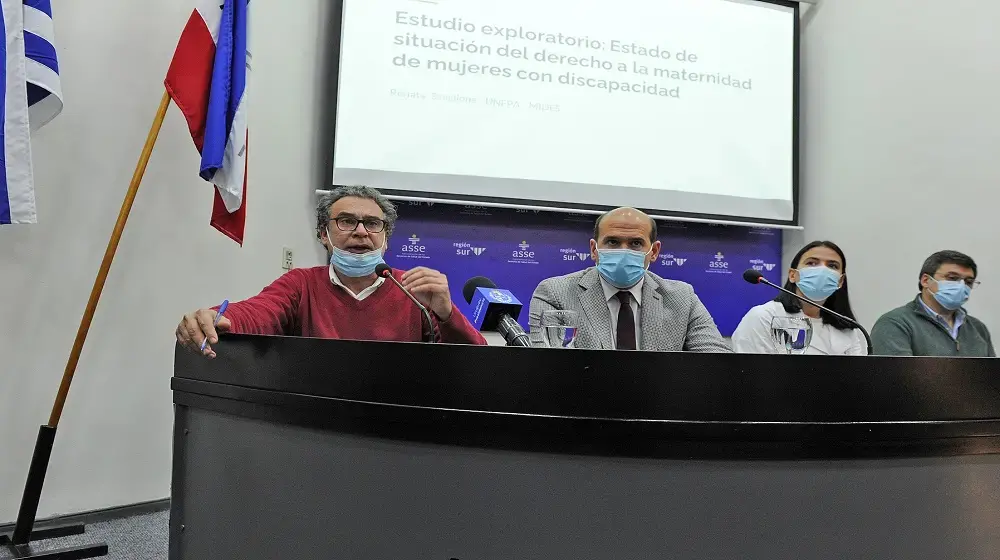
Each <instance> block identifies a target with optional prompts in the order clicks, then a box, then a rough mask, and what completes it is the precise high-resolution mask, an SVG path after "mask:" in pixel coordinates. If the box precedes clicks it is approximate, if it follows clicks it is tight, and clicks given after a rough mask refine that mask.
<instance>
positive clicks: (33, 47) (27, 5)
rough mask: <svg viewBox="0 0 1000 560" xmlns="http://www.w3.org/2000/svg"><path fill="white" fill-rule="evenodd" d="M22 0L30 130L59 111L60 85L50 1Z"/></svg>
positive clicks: (53, 116)
mask: <svg viewBox="0 0 1000 560" xmlns="http://www.w3.org/2000/svg"><path fill="white" fill-rule="evenodd" d="M23 1H24V54H25V61H24V71H25V79H26V80H27V81H28V121H29V122H30V123H31V130H38V129H39V128H41V127H42V126H44V125H45V124H46V123H48V122H49V121H51V120H52V119H54V118H56V115H58V114H59V113H60V112H62V108H63V100H62V87H61V86H60V85H59V63H58V61H57V60H56V43H55V40H54V38H53V33H52V2H51V0H23Z"/></svg>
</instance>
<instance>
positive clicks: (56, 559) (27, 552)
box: [7, 543, 108, 560]
mask: <svg viewBox="0 0 1000 560" xmlns="http://www.w3.org/2000/svg"><path fill="white" fill-rule="evenodd" d="M7 550H8V551H9V552H10V554H11V558H12V559H14V560H27V559H31V560H83V559H84V558H97V557H100V556H107V554H108V545H106V544H104V543H101V544H91V545H85V546H74V547H70V548H56V549H51V550H37V551H34V550H32V549H31V545H27V544H26V545H20V546H14V545H11V546H9V547H7Z"/></svg>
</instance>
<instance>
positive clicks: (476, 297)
mask: <svg viewBox="0 0 1000 560" xmlns="http://www.w3.org/2000/svg"><path fill="white" fill-rule="evenodd" d="M462 295H463V296H465V301H466V302H467V303H468V304H469V305H471V306H472V317H470V319H471V321H472V324H473V325H475V326H476V328H477V329H479V330H481V331H494V330H495V331H497V332H499V333H500V334H502V335H503V339H504V340H506V341H507V346H531V343H530V342H528V333H526V332H524V329H522V328H521V325H519V324H518V322H517V316H518V315H520V313H521V307H522V305H521V302H520V301H518V300H517V298H516V297H514V294H512V293H510V292H509V291H507V290H501V289H500V288H497V285H496V284H494V283H493V281H492V280H490V279H489V278H487V277H485V276H476V277H475V278H470V279H469V281H468V282H466V283H465V286H463V287H462Z"/></svg>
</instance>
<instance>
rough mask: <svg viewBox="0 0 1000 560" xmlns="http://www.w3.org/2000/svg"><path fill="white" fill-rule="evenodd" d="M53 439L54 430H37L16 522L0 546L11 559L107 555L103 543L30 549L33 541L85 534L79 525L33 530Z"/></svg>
mask: <svg viewBox="0 0 1000 560" xmlns="http://www.w3.org/2000/svg"><path fill="white" fill-rule="evenodd" d="M55 439H56V429H55V427H53V426H48V425H42V426H40V427H39V428H38V438H37V439H36V440H35V451H34V453H33V454H32V456H31V465H30V466H29V467H28V480H27V481H26V482H25V483H24V494H22V495H21V507H20V509H19V510H18V512H17V522H16V523H15V524H14V531H13V532H11V533H9V534H2V535H0V546H4V547H6V548H7V549H8V551H9V552H10V554H11V555H12V556H13V557H14V558H35V559H39V558H46V559H52V560H55V559H59V560H77V559H81V558H96V557H98V556H105V555H107V553H108V545H106V544H104V543H99V544H93V545H85V546H77V547H71V548H61V549H54V550H40V551H33V550H32V549H31V548H32V547H31V544H30V543H31V542H33V541H40V540H46V539H55V538H58V537H68V536H71V535H82V534H83V533H84V531H85V529H84V526H83V525H81V524H66V525H51V526H49V527H40V528H35V515H36V514H37V513H38V502H39V500H40V499H41V497H42V486H43V485H44V483H45V473H46V471H48V468H49V457H50V456H51V455H52V444H53V443H54V442H55Z"/></svg>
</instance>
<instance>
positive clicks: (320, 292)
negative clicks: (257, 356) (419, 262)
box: [176, 186, 486, 358]
mask: <svg viewBox="0 0 1000 560" xmlns="http://www.w3.org/2000/svg"><path fill="white" fill-rule="evenodd" d="M395 223H396V208H395V207H394V206H393V204H392V203H391V202H389V200H388V199H386V198H385V197H384V196H382V194H381V193H379V192H378V191H376V190H375V189H373V188H371V187H364V186H350V187H339V188H337V189H336V190H334V191H332V192H330V193H329V194H327V195H324V196H323V197H322V198H321V199H320V201H319V204H318V205H317V207H316V237H317V238H318V239H319V240H320V242H321V243H323V245H324V246H325V247H326V249H327V251H328V253H329V255H330V265H329V266H316V267H312V268H296V269H292V270H290V271H288V272H287V273H285V274H284V275H283V276H281V277H280V278H278V279H277V280H275V281H274V282H273V283H272V284H271V285H270V286H268V287H266V288H264V290H263V291H262V292H261V293H260V294H258V295H256V296H254V297H252V298H250V299H247V300H244V301H239V302H234V303H231V304H229V307H228V309H227V310H226V311H225V313H224V314H223V316H222V317H220V318H219V322H218V324H217V325H214V323H215V318H216V315H217V309H218V308H211V309H199V310H197V311H194V312H191V313H188V314H187V315H185V316H184V318H183V319H181V322H180V324H179V325H177V332H176V335H177V341H178V342H179V343H181V344H182V345H184V346H186V347H187V348H190V349H192V350H194V351H195V352H201V353H202V354H204V355H205V356H208V357H210V358H211V357H215V350H213V349H212V346H211V345H212V344H215V343H217V342H218V340H219V338H218V333H226V332H231V333H244V334H270V335H291V336H308V337H317V338H345V339H352V340H390V341H400V342H419V341H422V340H425V337H424V332H425V329H426V328H427V325H426V320H425V319H424V316H423V314H422V313H421V312H420V310H419V309H418V308H417V306H415V305H413V302H411V301H410V300H409V299H408V298H407V297H406V294H404V293H403V292H402V290H400V289H399V288H398V287H397V286H395V285H393V283H392V282H391V281H388V280H386V279H385V278H381V277H379V276H377V275H376V274H375V267H376V266H378V265H379V264H381V263H383V262H385V261H384V260H383V259H382V256H383V254H384V253H385V250H386V244H387V240H388V239H389V236H390V235H392V229H393V227H394V226H395ZM393 275H394V276H395V277H396V278H397V279H399V281H400V282H401V283H402V284H403V286H405V287H406V288H407V289H408V290H410V292H411V293H412V294H413V296H414V297H415V298H417V300H419V301H420V303H422V304H423V305H424V307H426V308H427V309H428V311H430V313H431V318H432V323H433V325H432V329H433V333H434V337H435V339H436V340H439V341H441V342H451V343H458V344H486V340H485V339H484V338H483V337H482V335H480V334H479V331H477V330H476V329H475V327H473V326H472V325H471V324H470V323H469V321H468V320H467V319H466V318H465V316H464V315H462V313H461V312H460V311H459V310H458V309H457V308H456V307H455V304H454V303H453V302H452V301H451V292H450V291H449V290H448V279H447V278H446V277H445V275H444V274H441V273H440V272H438V271H436V270H432V269H430V268H425V267H417V268H414V269H411V270H408V271H406V272H404V273H401V272H399V271H396V270H394V271H393ZM213 325H214V326H213ZM206 338H207V339H208V343H207V344H206V345H205V349H204V350H202V349H201V345H202V342H203V341H204V340H205V339H206Z"/></svg>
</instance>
